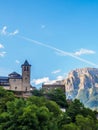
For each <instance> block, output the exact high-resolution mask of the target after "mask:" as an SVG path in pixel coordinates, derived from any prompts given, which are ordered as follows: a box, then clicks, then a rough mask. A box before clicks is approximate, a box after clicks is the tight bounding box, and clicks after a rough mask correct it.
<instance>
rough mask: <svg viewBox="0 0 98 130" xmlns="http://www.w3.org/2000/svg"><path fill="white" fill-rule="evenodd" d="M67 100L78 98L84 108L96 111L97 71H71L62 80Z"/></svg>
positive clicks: (97, 108) (87, 69)
mask: <svg viewBox="0 0 98 130" xmlns="http://www.w3.org/2000/svg"><path fill="white" fill-rule="evenodd" d="M64 84H65V87H66V95H67V98H72V99H74V98H78V99H80V101H81V102H83V103H84V105H85V106H86V107H90V108H91V109H94V110H95V109H96V110H98V69H96V68H82V69H76V70H73V71H71V72H70V73H69V74H68V76H67V78H66V79H65V80H64Z"/></svg>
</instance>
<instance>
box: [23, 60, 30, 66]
mask: <svg viewBox="0 0 98 130" xmlns="http://www.w3.org/2000/svg"><path fill="white" fill-rule="evenodd" d="M21 66H31V65H30V64H29V62H28V61H27V60H25V62H24V64H22V65H21Z"/></svg>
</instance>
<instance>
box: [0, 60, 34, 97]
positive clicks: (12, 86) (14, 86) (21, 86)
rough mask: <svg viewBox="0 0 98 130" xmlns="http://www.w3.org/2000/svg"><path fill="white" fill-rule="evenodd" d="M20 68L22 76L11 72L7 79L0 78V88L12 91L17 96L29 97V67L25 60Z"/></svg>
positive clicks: (30, 87) (30, 88) (30, 89)
mask: <svg viewBox="0 0 98 130" xmlns="http://www.w3.org/2000/svg"><path fill="white" fill-rule="evenodd" d="M21 68H22V75H20V74H18V73H17V72H12V73H10V74H9V75H8V77H3V76H0V86H2V87H4V89H6V90H11V91H13V92H14V93H15V94H16V95H17V96H30V94H31V93H30V92H31V91H32V89H33V87H32V86H31V84H30V73H31V65H30V64H29V63H28V61H27V60H25V62H24V64H22V65H21Z"/></svg>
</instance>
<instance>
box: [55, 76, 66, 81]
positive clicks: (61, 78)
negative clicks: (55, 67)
mask: <svg viewBox="0 0 98 130" xmlns="http://www.w3.org/2000/svg"><path fill="white" fill-rule="evenodd" d="M56 79H57V80H63V79H64V76H61V75H59V76H57V78H56Z"/></svg>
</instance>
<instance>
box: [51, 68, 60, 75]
mask: <svg viewBox="0 0 98 130" xmlns="http://www.w3.org/2000/svg"><path fill="white" fill-rule="evenodd" d="M59 72H61V70H60V69H58V70H55V71H53V72H51V73H52V74H57V73H59Z"/></svg>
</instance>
